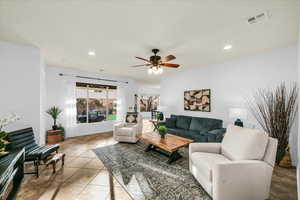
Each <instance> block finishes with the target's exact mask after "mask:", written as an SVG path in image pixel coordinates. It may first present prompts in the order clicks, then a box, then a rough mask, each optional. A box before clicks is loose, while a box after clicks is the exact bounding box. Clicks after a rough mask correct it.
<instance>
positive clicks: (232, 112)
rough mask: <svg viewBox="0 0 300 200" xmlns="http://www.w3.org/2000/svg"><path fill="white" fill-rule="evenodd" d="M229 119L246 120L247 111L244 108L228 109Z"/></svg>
mask: <svg viewBox="0 0 300 200" xmlns="http://www.w3.org/2000/svg"><path fill="white" fill-rule="evenodd" d="M229 118H231V119H247V110H246V109H244V108H230V109H229Z"/></svg>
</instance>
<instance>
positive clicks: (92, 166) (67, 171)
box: [17, 133, 131, 200]
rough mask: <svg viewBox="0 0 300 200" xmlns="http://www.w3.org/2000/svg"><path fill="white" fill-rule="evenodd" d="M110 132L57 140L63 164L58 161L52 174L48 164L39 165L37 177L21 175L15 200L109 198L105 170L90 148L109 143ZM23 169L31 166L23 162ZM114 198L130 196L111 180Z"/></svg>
mask: <svg viewBox="0 0 300 200" xmlns="http://www.w3.org/2000/svg"><path fill="white" fill-rule="evenodd" d="M114 143H115V141H114V140H113V138H112V134H111V133H101V134H94V135H89V136H83V137H76V138H70V139H67V140H66V141H64V142H62V143H61V147H60V151H61V152H65V153H66V159H65V166H64V168H61V165H60V164H61V163H58V169H57V172H56V174H52V168H51V166H49V167H48V168H46V167H45V166H41V167H40V168H41V170H40V177H39V178H35V176H34V175H25V178H24V181H23V184H22V186H21V190H20V192H19V194H18V196H17V199H18V200H86V199H88V200H93V199H97V200H102V199H103V200H109V199H110V184H109V178H110V176H109V173H108V171H107V170H106V168H105V167H104V165H103V163H102V162H101V161H100V160H99V159H98V158H97V157H96V155H95V154H94V152H93V151H92V150H91V149H93V148H95V147H99V146H106V145H112V144H114ZM26 170H33V168H32V166H31V165H27V167H26ZM113 183H114V184H113V188H114V191H115V197H116V199H120V200H131V197H130V196H129V195H128V194H127V192H126V191H125V190H124V189H123V188H122V187H121V185H120V184H118V183H117V181H116V180H114V181H113Z"/></svg>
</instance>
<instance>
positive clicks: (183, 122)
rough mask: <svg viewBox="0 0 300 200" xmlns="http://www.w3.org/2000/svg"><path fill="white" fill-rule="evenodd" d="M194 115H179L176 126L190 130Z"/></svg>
mask: <svg viewBox="0 0 300 200" xmlns="http://www.w3.org/2000/svg"><path fill="white" fill-rule="evenodd" d="M191 120H192V117H188V116H177V120H176V127H177V128H181V129H185V130H188V129H189V128H190V124H191Z"/></svg>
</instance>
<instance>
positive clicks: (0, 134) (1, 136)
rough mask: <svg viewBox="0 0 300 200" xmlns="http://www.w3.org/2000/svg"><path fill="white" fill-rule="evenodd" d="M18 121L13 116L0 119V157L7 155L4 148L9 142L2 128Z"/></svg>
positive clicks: (17, 118) (16, 117) (15, 116)
mask: <svg viewBox="0 0 300 200" xmlns="http://www.w3.org/2000/svg"><path fill="white" fill-rule="evenodd" d="M19 119H20V118H19V117H18V116H17V115H15V114H12V115H10V116H7V117H4V118H0V157H1V156H3V155H6V154H8V152H6V146H7V145H8V144H9V142H8V141H7V140H6V137H7V133H6V132H5V131H4V130H3V128H4V127H6V126H7V125H9V124H11V123H13V122H15V121H17V120H19Z"/></svg>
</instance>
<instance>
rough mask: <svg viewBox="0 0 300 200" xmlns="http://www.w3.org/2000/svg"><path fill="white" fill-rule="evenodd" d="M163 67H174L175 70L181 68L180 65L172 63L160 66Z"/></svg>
mask: <svg viewBox="0 0 300 200" xmlns="http://www.w3.org/2000/svg"><path fill="white" fill-rule="evenodd" d="M160 65H161V66H164V67H173V68H177V67H179V66H180V65H178V64H172V63H162V64H160Z"/></svg>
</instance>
